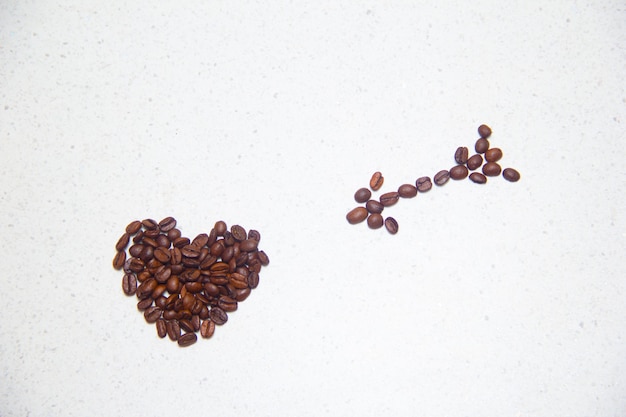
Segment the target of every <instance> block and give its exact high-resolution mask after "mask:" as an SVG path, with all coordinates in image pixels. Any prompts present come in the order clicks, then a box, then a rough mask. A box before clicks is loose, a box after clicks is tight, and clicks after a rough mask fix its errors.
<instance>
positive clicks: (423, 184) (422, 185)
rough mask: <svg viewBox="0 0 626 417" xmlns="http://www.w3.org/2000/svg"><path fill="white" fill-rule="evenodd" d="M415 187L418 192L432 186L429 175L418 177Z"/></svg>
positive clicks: (422, 191)
mask: <svg viewBox="0 0 626 417" xmlns="http://www.w3.org/2000/svg"><path fill="white" fill-rule="evenodd" d="M415 187H417V191H419V192H420V193H425V192H426V191H428V190H430V189H431V188H433V183H432V182H431V180H430V177H420V178H418V179H417V180H416V181H415Z"/></svg>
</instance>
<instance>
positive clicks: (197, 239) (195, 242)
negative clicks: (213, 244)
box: [191, 233, 209, 250]
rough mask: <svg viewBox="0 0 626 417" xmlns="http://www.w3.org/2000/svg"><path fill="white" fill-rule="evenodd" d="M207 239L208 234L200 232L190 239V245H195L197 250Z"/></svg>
mask: <svg viewBox="0 0 626 417" xmlns="http://www.w3.org/2000/svg"><path fill="white" fill-rule="evenodd" d="M208 241H209V235H207V234H206V233H200V234H199V235H198V236H196V237H194V238H193V240H192V241H191V245H192V246H195V247H196V248H197V249H198V250H200V249H201V248H202V247H203V246H204V245H206V244H207V242H208Z"/></svg>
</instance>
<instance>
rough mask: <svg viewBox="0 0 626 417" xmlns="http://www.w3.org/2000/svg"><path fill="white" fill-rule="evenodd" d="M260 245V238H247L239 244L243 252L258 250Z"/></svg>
mask: <svg viewBox="0 0 626 417" xmlns="http://www.w3.org/2000/svg"><path fill="white" fill-rule="evenodd" d="M258 245H259V241H258V240H254V239H246V240H244V241H242V242H241V245H239V249H241V250H242V251H243V252H253V251H255V250H256V248H257V246H258Z"/></svg>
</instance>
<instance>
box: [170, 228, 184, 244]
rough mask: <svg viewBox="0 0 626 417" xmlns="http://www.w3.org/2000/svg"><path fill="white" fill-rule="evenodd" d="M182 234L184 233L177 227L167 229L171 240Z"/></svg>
mask: <svg viewBox="0 0 626 417" xmlns="http://www.w3.org/2000/svg"><path fill="white" fill-rule="evenodd" d="M181 235H182V233H181V232H180V230H179V229H176V228H174V229H170V230H168V231H167V238H168V239H169V240H170V242H173V241H174V240H175V239H178V238H179V237H181Z"/></svg>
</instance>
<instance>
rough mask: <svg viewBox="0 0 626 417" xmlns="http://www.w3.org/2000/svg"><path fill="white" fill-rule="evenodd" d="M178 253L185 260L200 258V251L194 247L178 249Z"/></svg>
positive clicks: (186, 246) (188, 246) (187, 246)
mask: <svg viewBox="0 0 626 417" xmlns="http://www.w3.org/2000/svg"><path fill="white" fill-rule="evenodd" d="M180 252H181V253H182V254H183V256H184V257H186V258H197V257H198V256H200V251H199V250H198V248H197V247H196V246H194V245H185V246H183V247H182V248H180Z"/></svg>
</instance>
